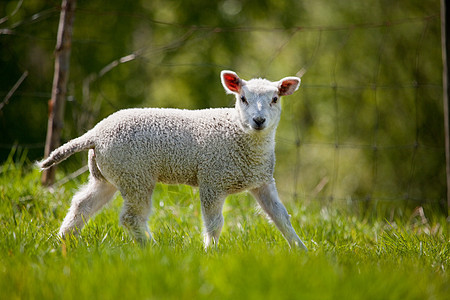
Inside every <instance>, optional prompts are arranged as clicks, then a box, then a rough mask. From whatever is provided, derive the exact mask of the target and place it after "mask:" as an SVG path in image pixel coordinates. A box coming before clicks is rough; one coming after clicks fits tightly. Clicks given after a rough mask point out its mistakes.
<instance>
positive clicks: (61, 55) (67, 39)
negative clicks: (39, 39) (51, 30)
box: [41, 0, 76, 185]
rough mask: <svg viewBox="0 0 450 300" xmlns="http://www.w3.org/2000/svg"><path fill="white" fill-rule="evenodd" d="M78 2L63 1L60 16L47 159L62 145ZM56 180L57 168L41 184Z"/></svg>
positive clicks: (52, 169) (71, 0) (45, 153)
mask: <svg viewBox="0 0 450 300" xmlns="http://www.w3.org/2000/svg"><path fill="white" fill-rule="evenodd" d="M75 4H76V0H62V5H61V13H60V16H59V25H58V36H57V40H56V47H55V71H54V74H53V85H52V98H51V99H50V101H49V104H48V125H47V138H46V141H45V152H44V156H45V157H47V156H48V155H49V154H50V152H51V151H52V150H54V149H55V148H57V147H58V146H59V143H60V138H61V131H62V128H63V124H64V104H65V101H66V92H67V81H68V78H69V66H70V49H71V44H72V24H73V19H74V14H75ZM54 180H55V167H52V168H50V169H47V170H45V171H44V172H43V174H42V178H41V182H42V184H43V185H51V184H52V183H53V182H54Z"/></svg>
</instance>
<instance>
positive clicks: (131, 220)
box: [37, 71, 306, 250]
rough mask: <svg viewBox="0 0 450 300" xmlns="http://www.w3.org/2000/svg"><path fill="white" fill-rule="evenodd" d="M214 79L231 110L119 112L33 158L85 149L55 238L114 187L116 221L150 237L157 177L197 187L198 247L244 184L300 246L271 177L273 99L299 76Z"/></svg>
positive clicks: (214, 232)
mask: <svg viewBox="0 0 450 300" xmlns="http://www.w3.org/2000/svg"><path fill="white" fill-rule="evenodd" d="M221 82H222V85H223V86H224V88H225V90H226V92H227V93H229V94H234V95H235V97H236V103H235V107H234V108H216V109H203V110H180V109H162V108H141V109H124V110H120V111H118V112H116V113H114V114H112V115H110V116H109V117H107V118H105V119H104V120H102V121H101V122H99V123H98V124H97V125H96V126H95V127H94V128H93V129H91V130H89V131H88V132H86V133H85V134H84V135H82V136H81V137H78V138H75V139H73V140H71V141H69V142H67V143H66V144H64V145H63V146H61V147H59V148H58V149H56V150H54V151H53V152H52V153H51V154H50V155H49V157H48V158H46V159H44V160H42V161H41V162H38V163H37V164H38V166H39V167H40V168H41V169H46V168H49V167H51V166H53V165H55V164H57V163H59V162H61V161H63V160H64V159H66V158H67V157H69V156H70V155H72V154H73V153H75V152H79V151H82V150H89V154H88V165H89V171H90V176H89V181H88V183H87V184H86V185H85V186H84V187H82V188H81V189H80V190H79V191H78V192H77V193H76V194H75V195H74V197H73V199H72V203H71V207H70V209H69V212H68V213H67V215H66V217H65V218H64V221H63V223H62V225H61V228H60V230H59V235H60V237H61V238H65V237H66V236H67V235H69V234H77V233H78V232H79V230H81V229H82V228H83V226H84V224H85V222H86V221H87V220H88V219H89V218H90V217H91V216H92V215H93V214H94V213H95V212H97V211H99V210H100V209H101V208H102V207H103V206H104V205H105V204H106V203H108V202H109V201H110V200H111V199H112V197H113V196H114V194H115V193H116V191H117V190H119V191H120V193H121V194H122V197H123V199H124V204H123V208H122V212H121V215H120V221H121V224H122V225H123V226H124V227H125V228H127V229H128V230H129V231H130V232H131V233H132V235H133V236H134V237H135V239H136V240H137V241H138V242H140V243H143V244H145V243H147V242H148V241H152V240H153V238H152V235H151V233H150V230H149V228H148V224H147V221H148V218H149V215H150V210H151V196H152V191H153V189H154V187H155V184H156V183H157V182H163V183H167V184H188V185H191V186H197V187H198V188H199V193H200V201H201V210H202V217H203V222H204V244H205V248H208V247H210V246H211V245H214V244H216V243H218V241H219V236H220V232H221V229H222V226H223V223H224V219H223V215H222V208H223V204H224V201H225V198H226V197H227V195H229V194H233V193H238V192H241V191H244V190H249V191H250V192H251V193H252V194H253V196H254V197H255V198H256V200H257V202H258V203H259V205H260V206H261V207H262V209H263V210H264V211H265V212H266V213H267V215H268V216H269V218H270V219H271V220H272V221H273V222H274V223H275V225H276V226H277V228H278V229H279V230H280V231H281V233H282V234H283V236H284V237H285V239H286V240H287V242H288V243H289V245H290V246H291V247H293V248H298V249H303V250H306V246H305V245H304V243H303V242H302V241H301V239H300V238H299V237H298V235H297V233H296V232H295V230H294V229H293V227H292V225H291V222H290V217H289V215H288V213H287V210H286V208H285V207H284V206H283V204H282V203H281V202H280V200H279V197H278V193H277V189H276V186H275V180H274V178H273V172H274V166H275V151H274V149H275V131H276V128H277V125H278V122H279V120H280V113H281V105H280V101H279V99H280V97H281V96H286V95H291V94H292V93H293V92H295V91H296V90H297V89H298V87H299V85H300V78H297V77H286V78H283V79H281V80H280V81H278V82H271V81H268V80H266V79H260V78H258V79H252V80H249V81H245V80H243V79H241V78H239V76H238V75H237V74H236V73H234V72H232V71H222V72H221Z"/></svg>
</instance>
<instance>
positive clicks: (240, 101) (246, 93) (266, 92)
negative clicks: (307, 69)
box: [221, 71, 300, 132]
mask: <svg viewBox="0 0 450 300" xmlns="http://www.w3.org/2000/svg"><path fill="white" fill-rule="evenodd" d="M221 80H222V84H223V86H224V88H225V90H226V91H227V92H228V93H232V94H234V95H235V96H236V110H237V111H238V114H239V118H240V121H241V124H242V125H243V127H244V129H245V130H249V131H254V132H261V131H265V130H271V129H274V128H276V126H277V125H278V122H279V120H280V114H281V105H280V97H281V96H285V95H290V94H292V93H293V92H295V91H296V90H297V89H298V86H299V85H300V78H297V77H286V78H283V79H282V80H280V81H277V82H271V81H268V80H266V79H252V80H250V81H245V80H243V79H240V78H239V77H238V76H237V75H236V73H234V72H231V71H222V73H221Z"/></svg>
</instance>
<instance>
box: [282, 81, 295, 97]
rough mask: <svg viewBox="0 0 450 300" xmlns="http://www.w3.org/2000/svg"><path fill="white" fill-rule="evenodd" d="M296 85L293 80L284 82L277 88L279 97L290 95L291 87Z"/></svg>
mask: <svg viewBox="0 0 450 300" xmlns="http://www.w3.org/2000/svg"><path fill="white" fill-rule="evenodd" d="M296 85H297V81H295V80H289V79H288V80H284V81H283V82H282V83H281V84H280V87H279V88H278V92H279V93H280V95H281V96H283V95H290V94H292V93H293V92H294V91H293V90H292V89H293V86H296Z"/></svg>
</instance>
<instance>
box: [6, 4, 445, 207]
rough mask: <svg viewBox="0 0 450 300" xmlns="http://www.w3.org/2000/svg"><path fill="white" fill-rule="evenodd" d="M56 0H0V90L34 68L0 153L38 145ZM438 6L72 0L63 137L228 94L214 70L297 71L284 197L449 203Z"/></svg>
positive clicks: (38, 152) (225, 100) (286, 123)
mask: <svg viewBox="0 0 450 300" xmlns="http://www.w3.org/2000/svg"><path fill="white" fill-rule="evenodd" d="M59 6H60V1H55V0H50V1H48V0H47V1H43V0H27V1H1V2H0V18H3V19H1V21H0V30H1V32H0V95H6V94H7V92H8V91H9V90H10V89H11V87H12V86H13V85H14V83H15V82H16V81H17V80H18V78H19V77H20V76H21V74H22V73H23V72H24V71H28V72H29V75H28V77H27V79H26V80H25V81H24V82H23V84H22V85H21V86H20V87H19V89H18V90H17V91H16V92H15V93H14V95H13V97H12V98H11V99H10V101H9V102H10V103H9V104H7V105H6V106H4V107H3V109H2V110H1V111H0V132H1V134H0V159H1V160H4V159H5V158H6V157H7V156H8V155H9V153H10V151H11V148H12V145H14V144H18V145H22V146H23V147H25V148H28V151H29V152H28V155H29V158H30V159H31V160H34V159H37V158H39V157H40V156H42V153H43V144H44V140H45V132H46V126H47V101H48V100H49V97H50V91H51V84H52V77H53V51H54V46H55V37H56V31H57V24H58V18H59ZM439 9H440V7H439V1H437V0H433V1H431V0H427V1H418V0H413V1H406V0H403V1H396V0H394V1H392V0H390V1H386V0H381V1H373V0H369V1H358V0H351V1H323V0H318V1H300V0H285V1H279V0H258V1H256V0H221V1H205V0H197V1H182V0H164V1H163V0H156V1H149V0H141V1H117V0H95V1H78V3H77V10H76V17H75V23H74V32H73V45H72V56H71V69H70V80H69V81H70V83H69V96H68V99H67V104H66V121H65V127H64V141H66V140H69V139H71V138H73V137H75V136H78V135H80V134H82V133H83V132H85V131H86V130H88V129H89V128H91V127H92V126H93V125H94V124H95V123H96V122H98V121H99V120H101V119H102V118H104V117H105V116H107V115H109V114H110V113H112V112H114V111H116V110H118V109H121V108H127V107H146V106H152V107H179V108H192V109H197V108H206V107H223V106H231V105H233V99H232V97H230V96H226V95H225V93H224V91H223V89H222V86H221V84H220V80H219V76H218V75H219V72H220V70H222V69H232V70H235V71H236V72H238V73H239V74H240V75H241V76H242V77H243V78H251V77H254V76H262V77H267V78H268V79H271V80H278V79H279V78H281V77H284V76H288V75H295V74H300V75H303V73H305V71H306V73H305V74H304V76H303V78H302V80H303V83H302V87H301V89H300V91H299V92H298V93H297V94H295V95H294V96H291V97H289V98H287V99H286V100H285V101H284V102H283V106H284V110H285V111H284V114H283V117H282V121H281V123H280V128H279V132H278V144H277V152H278V165H277V170H276V172H277V174H276V176H277V178H279V179H278V184H279V186H280V191H281V192H282V194H284V195H285V198H286V195H288V196H289V195H290V196H293V197H294V198H295V199H297V198H300V199H322V200H323V201H328V200H334V201H336V200H343V201H347V202H349V201H350V202H352V201H353V200H358V201H359V203H364V205H365V206H371V205H375V206H376V205H379V204H383V203H385V202H388V203H390V202H392V200H404V201H397V202H396V203H401V205H404V206H416V205H420V204H424V203H432V204H435V205H441V207H444V205H445V200H444V198H445V190H446V188H445V157H444V150H443V147H444V142H443V136H444V134H443V117H442V91H441V90H442V83H441V65H442V62H441V53H440V19H439ZM3 97H4V96H3ZM3 97H2V98H3ZM2 98H0V101H1V100H2ZM79 163H80V162H79V161H78V163H77V164H78V166H79ZM67 165H69V166H70V163H69V164H67ZM67 165H66V166H67ZM360 200H363V201H360Z"/></svg>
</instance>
